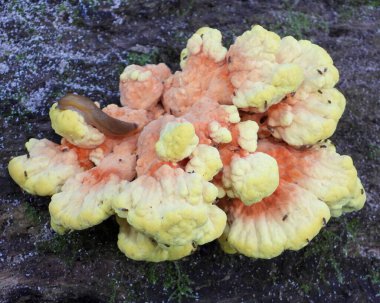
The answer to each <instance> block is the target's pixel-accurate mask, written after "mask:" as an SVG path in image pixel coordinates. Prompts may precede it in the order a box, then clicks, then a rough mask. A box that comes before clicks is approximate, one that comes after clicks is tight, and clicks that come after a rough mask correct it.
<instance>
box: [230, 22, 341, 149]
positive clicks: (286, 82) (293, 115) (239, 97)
mask: <svg viewBox="0 0 380 303" xmlns="http://www.w3.org/2000/svg"><path fill="white" fill-rule="evenodd" d="M227 58H228V59H227V61H228V63H229V64H228V69H229V77H230V80H231V83H232V85H233V86H234V88H235V90H234V97H233V99H232V101H233V103H234V104H235V105H236V106H237V107H239V108H242V109H244V110H245V111H250V112H255V113H265V115H264V117H265V119H266V122H265V124H264V125H263V126H264V127H265V130H267V131H268V132H269V134H272V135H273V136H274V137H276V138H278V139H282V140H284V141H285V142H286V143H288V144H290V145H293V146H302V145H310V144H315V143H317V142H318V141H322V140H325V139H327V138H329V137H330V136H331V135H332V134H333V133H334V131H335V129H336V125H337V123H338V121H339V119H340V118H341V116H342V114H343V111H344V108H345V104H346V100H345V98H344V96H343V95H342V94H341V93H340V92H339V91H338V90H337V89H335V88H334V86H335V84H336V83H337V82H338V80H339V73H338V70H337V69H336V67H335V66H334V65H333V61H332V59H331V57H330V56H329V54H328V53H327V52H326V51H325V50H324V49H323V48H321V47H319V46H318V45H315V44H313V43H311V42H310V41H306V40H300V41H297V40H296V39H294V38H293V37H285V38H282V39H281V38H280V37H279V36H278V35H276V34H275V33H273V32H270V31H267V30H265V29H264V28H262V27H261V26H258V25H257V26H254V27H253V28H252V29H251V30H250V31H247V32H245V33H244V34H243V35H242V36H240V37H238V38H237V39H236V42H235V43H234V44H233V45H232V46H231V47H230V49H229V51H228V53H227Z"/></svg>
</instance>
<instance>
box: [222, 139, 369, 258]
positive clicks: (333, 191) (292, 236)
mask: <svg viewBox="0 0 380 303" xmlns="http://www.w3.org/2000/svg"><path fill="white" fill-rule="evenodd" d="M258 151H259V152H263V153H266V154H268V155H270V156H271V157H273V158H274V159H276V161H277V163H278V167H279V174H280V182H279V186H278V187H277V189H276V190H275V191H274V193H273V194H272V195H270V196H268V197H266V198H264V199H263V200H261V201H260V202H258V203H255V204H252V205H250V206H247V205H245V204H244V203H243V202H241V200H239V199H223V200H222V201H221V202H220V203H219V206H220V207H221V208H222V209H223V210H225V211H226V213H227V216H228V223H227V227H226V229H225V232H224V235H223V236H222V237H221V238H220V242H221V244H222V248H223V249H224V250H225V251H226V252H229V253H232V252H239V253H241V254H244V255H246V256H249V257H254V258H273V257H276V256H278V255H279V254H281V253H282V252H283V251H284V250H286V249H290V250H298V249H300V248H302V247H303V246H305V245H307V244H308V243H309V241H310V240H311V239H312V238H313V237H315V236H316V235H317V234H318V232H319V231H320V229H321V228H322V227H323V226H324V225H325V224H326V222H327V221H328V220H329V218H330V216H331V215H332V216H339V215H341V214H342V213H344V212H350V211H353V210H358V209H360V208H362V207H363V204H364V201H365V192H364V189H363V187H362V185H361V183H360V180H359V179H358V177H357V172H356V169H355V167H354V166H353V163H352V160H351V158H350V157H348V156H341V155H339V154H337V153H336V152H335V148H334V147H333V146H332V145H331V144H329V143H325V144H324V145H321V146H315V147H313V148H311V149H308V150H297V149H294V148H292V147H289V146H287V145H285V144H281V143H275V142H272V141H269V140H261V141H259V146H258Z"/></svg>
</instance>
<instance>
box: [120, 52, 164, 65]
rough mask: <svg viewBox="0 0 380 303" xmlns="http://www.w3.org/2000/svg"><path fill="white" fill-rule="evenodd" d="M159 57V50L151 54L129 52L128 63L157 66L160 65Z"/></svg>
mask: <svg viewBox="0 0 380 303" xmlns="http://www.w3.org/2000/svg"><path fill="white" fill-rule="evenodd" d="M158 55H159V52H158V50H157V49H153V50H152V51H151V52H149V53H138V52H128V55H127V61H128V64H137V65H145V64H148V63H150V64H156V63H158Z"/></svg>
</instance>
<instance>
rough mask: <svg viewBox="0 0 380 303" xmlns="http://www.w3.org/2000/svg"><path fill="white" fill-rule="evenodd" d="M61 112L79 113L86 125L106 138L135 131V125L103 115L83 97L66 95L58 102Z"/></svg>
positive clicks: (93, 104) (136, 126)
mask: <svg viewBox="0 0 380 303" xmlns="http://www.w3.org/2000/svg"><path fill="white" fill-rule="evenodd" d="M58 108H59V109H61V110H65V109H70V110H74V111H76V112H78V113H80V114H81V115H82V116H83V118H84V120H85V121H86V123H88V124H90V125H92V126H94V127H96V128H97V129H98V130H99V131H100V132H102V133H103V134H105V135H106V136H111V137H112V136H116V137H120V136H126V135H132V134H134V133H135V132H136V131H137V128H138V125H137V124H136V123H128V122H124V121H121V120H118V119H115V118H113V117H111V116H109V115H107V114H106V113H104V112H103V111H102V110H101V109H100V108H99V107H97V106H96V105H95V103H94V102H93V101H91V100H90V99H89V98H87V97H85V96H80V95H74V94H67V95H66V96H64V97H63V98H61V99H60V100H59V101H58Z"/></svg>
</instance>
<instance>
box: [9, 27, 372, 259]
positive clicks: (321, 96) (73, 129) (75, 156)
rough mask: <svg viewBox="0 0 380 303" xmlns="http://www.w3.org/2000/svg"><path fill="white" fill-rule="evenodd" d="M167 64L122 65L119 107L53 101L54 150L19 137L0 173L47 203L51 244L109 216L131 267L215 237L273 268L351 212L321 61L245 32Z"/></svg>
mask: <svg viewBox="0 0 380 303" xmlns="http://www.w3.org/2000/svg"><path fill="white" fill-rule="evenodd" d="M180 65H181V70H180V71H177V72H175V73H174V74H172V73H171V71H170V69H169V68H168V67H167V66H166V65H165V64H163V63H160V64H158V65H146V66H137V65H130V66H128V67H127V68H126V69H125V70H124V72H123V73H122V74H121V76H120V95H121V104H122V106H121V107H119V106H117V105H115V104H111V105H108V106H107V107H105V108H103V109H100V108H99V105H98V104H96V103H93V102H92V101H91V100H89V99H88V98H86V97H82V96H78V95H73V94H69V95H67V96H65V97H64V98H62V99H60V100H59V101H58V102H57V103H55V104H54V105H53V106H52V107H51V109H50V118H51V122H52V127H53V129H54V130H55V132H56V133H57V134H59V135H60V136H62V141H61V143H60V144H56V143H53V142H51V141H49V140H47V139H41V140H38V139H31V140H29V141H28V142H27V143H26V148H27V150H28V153H27V155H23V156H18V157H15V158H13V159H12V160H11V161H10V163H9V173H10V175H11V177H12V178H13V179H14V181H15V182H16V183H17V184H18V185H19V186H21V187H22V188H23V189H24V190H25V191H27V192H28V193H30V194H35V195H41V196H52V198H51V202H50V204H49V211H50V214H51V227H52V228H53V229H54V230H55V231H56V232H57V233H60V234H62V233H65V232H68V231H72V230H81V229H85V228H89V227H91V226H94V225H96V224H99V223H101V222H102V221H104V220H106V219H107V218H109V217H110V216H113V215H115V216H116V220H117V222H118V224H119V225H120V233H119V236H118V246H119V248H120V250H121V251H122V252H123V253H124V254H125V255H126V256H128V257H129V258H132V259H135V260H145V261H153V262H159V261H164V260H175V259H180V258H182V257H185V256H187V255H189V254H191V253H192V252H194V250H196V248H197V246H198V245H202V244H205V243H208V242H210V241H213V240H216V239H218V240H219V242H220V245H221V247H222V249H223V250H224V251H225V252H227V253H240V254H243V255H246V256H249V257H253V258H273V257H276V256H278V255H279V254H281V253H282V252H283V251H284V250H286V249H290V250H298V249H300V248H302V247H304V246H305V245H307V244H308V243H309V241H311V240H312V238H313V237H315V236H316V235H317V234H318V232H319V231H320V230H321V228H322V227H324V226H325V225H326V224H327V222H328V221H329V219H330V217H331V216H333V217H338V216H340V215H342V214H343V213H346V212H351V211H354V210H358V209H360V208H362V207H363V205H364V202H365V192H364V189H363V186H362V185H361V183H360V180H359V179H358V176H357V171H356V169H355V167H354V166H353V163H352V160H351V158H350V157H349V156H342V155H339V154H338V153H336V151H335V148H334V146H333V144H332V143H331V142H330V141H329V139H328V138H329V137H330V136H331V135H332V134H333V133H334V131H335V129H336V126H337V123H338V120H339V119H340V117H341V115H342V113H343V110H344V107H345V98H344V96H343V95H342V94H341V93H340V92H339V91H338V90H337V89H336V88H334V86H335V84H336V83H337V81H338V79H339V74H338V71H337V69H336V67H335V66H334V65H333V61H332V59H331V57H330V56H329V55H328V53H327V52H326V51H325V50H324V49H322V48H321V47H319V46H317V45H315V44H313V43H311V42H309V41H305V40H301V41H297V40H296V39H294V38H293V37H285V38H282V39H281V38H280V37H279V36H278V35H277V34H275V33H273V32H270V31H267V30H265V29H264V28H262V27H261V26H258V25H256V26H253V27H252V29H251V30H249V31H246V32H245V33H243V35H241V36H240V37H238V38H237V39H236V41H235V43H233V44H232V46H231V47H230V48H229V49H226V48H225V47H223V45H222V35H221V33H220V32H219V31H218V30H216V29H211V28H207V27H205V28H201V29H199V30H198V31H197V32H196V33H195V34H194V35H193V36H192V37H191V38H190V39H189V40H188V43H187V47H186V48H185V49H184V50H183V51H182V53H181V64H180Z"/></svg>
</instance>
